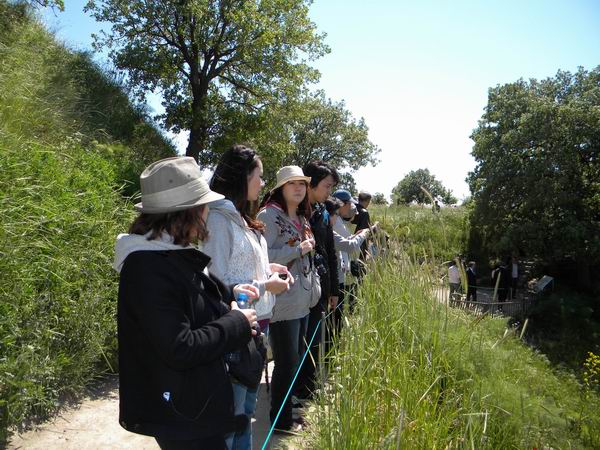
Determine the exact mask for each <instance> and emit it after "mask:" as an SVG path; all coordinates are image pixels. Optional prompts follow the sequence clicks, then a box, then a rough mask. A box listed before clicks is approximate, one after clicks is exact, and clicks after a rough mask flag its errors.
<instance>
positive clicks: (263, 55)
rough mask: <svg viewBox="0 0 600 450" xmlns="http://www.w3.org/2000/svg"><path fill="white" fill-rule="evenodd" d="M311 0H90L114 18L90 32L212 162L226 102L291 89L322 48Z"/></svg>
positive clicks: (257, 105)
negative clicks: (102, 29) (158, 97)
mask: <svg viewBox="0 0 600 450" xmlns="http://www.w3.org/2000/svg"><path fill="white" fill-rule="evenodd" d="M310 3H311V2H310V1H309V0H250V1H245V0H192V1H185V2H180V1H140V0H135V1H128V2H123V1H120V0H100V1H95V0H90V1H89V2H88V4H87V7H86V10H87V11H89V12H91V13H92V15H93V16H94V17H95V18H96V19H97V20H99V21H105V22H110V23H111V24H112V28H111V31H110V32H109V33H103V34H102V36H95V45H96V48H102V47H106V48H109V49H110V50H111V52H110V56H111V58H112V60H113V61H114V63H115V65H116V67H117V68H119V69H123V70H126V71H127V73H128V82H129V84H130V86H131V87H132V88H133V90H134V91H135V92H136V93H137V94H138V95H140V96H141V97H143V96H144V95H145V94H146V93H148V92H153V91H156V90H158V91H160V92H161V93H162V94H163V98H164V101H163V105H164V107H165V111H166V112H165V114H164V116H163V117H162V119H163V121H164V125H165V126H166V127H167V128H169V129H171V130H173V131H174V132H178V131H180V130H183V129H186V130H189V131H190V140H189V144H188V148H187V154H188V155H189V156H193V157H195V158H197V159H198V160H199V162H201V163H206V162H210V161H209V160H210V156H211V150H212V148H211V144H212V140H213V138H214V137H215V134H216V133H218V124H219V122H220V121H221V118H222V116H223V115H227V114H231V109H233V110H236V109H239V110H241V111H244V112H248V111H257V110H260V109H261V108H263V107H264V106H265V105H268V104H270V103H274V102H279V101H281V100H282V99H285V98H287V97H290V96H291V97H293V96H295V95H297V93H298V91H299V89H300V88H301V87H302V86H303V85H304V84H305V83H306V82H314V81H316V80H317V78H318V75H319V74H318V72H317V71H316V70H315V69H312V68H311V67H310V66H309V65H308V64H307V62H308V61H310V60H313V59H316V58H318V57H320V56H322V55H323V54H325V53H326V52H328V51H329V49H328V48H327V47H326V46H325V45H324V44H323V35H321V34H318V33H317V31H316V27H315V25H314V23H312V22H311V21H310V19H309V17H308V10H309V5H310Z"/></svg>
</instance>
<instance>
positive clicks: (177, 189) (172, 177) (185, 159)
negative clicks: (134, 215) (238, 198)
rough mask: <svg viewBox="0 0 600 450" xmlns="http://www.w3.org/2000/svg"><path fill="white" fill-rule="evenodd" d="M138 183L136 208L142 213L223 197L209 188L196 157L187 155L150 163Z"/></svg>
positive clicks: (202, 202) (170, 209)
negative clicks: (139, 195) (139, 200)
mask: <svg viewBox="0 0 600 450" xmlns="http://www.w3.org/2000/svg"><path fill="white" fill-rule="evenodd" d="M140 186H141V189H142V201H141V202H140V203H137V204H136V205H135V209H137V210H138V211H140V212H142V213H144V214H162V213H168V212H174V211H183V210H184V209H189V208H193V207H194V206H199V205H204V204H206V203H210V202H214V201H216V200H221V199H223V198H225V197H224V196H222V195H221V194H217V193H216V192H213V191H211V190H210V188H209V187H208V183H206V181H204V179H203V178H202V173H201V171H200V167H198V164H196V160H195V159H194V158H191V157H189V156H176V157H174V158H166V159H161V160H160V161H156V162H154V163H152V164H150V165H149V166H148V167H146V169H144V171H143V172H142V174H141V175H140Z"/></svg>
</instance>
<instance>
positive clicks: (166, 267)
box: [118, 249, 251, 440]
mask: <svg viewBox="0 0 600 450" xmlns="http://www.w3.org/2000/svg"><path fill="white" fill-rule="evenodd" d="M177 260H178V261H179V263H177ZM209 261H210V258H209V257H208V256H206V255H204V254H203V253H201V252H199V251H197V250H194V249H190V250H187V249H186V250H172V251H137V252H134V253H131V254H130V255H129V256H127V258H126V259H125V262H124V264H123V268H122V270H121V279H120V284H119V305H118V335H119V365H120V375H119V378H120V385H119V391H120V414H119V421H120V424H121V426H122V427H123V428H125V429H126V430H129V431H132V432H134V433H139V434H145V435H150V436H157V437H161V438H164V439H182V440H187V439H197V438H202V437H209V436H214V435H220V434H225V433H227V432H230V431H233V430H235V429H241V428H242V427H244V426H245V425H246V423H247V419H246V417H245V416H238V417H234V414H233V394H232V387H231V382H230V379H229V376H228V375H227V370H226V366H225V363H224V361H223V356H224V355H225V354H226V353H229V352H231V351H233V350H236V349H239V348H240V347H243V346H244V345H246V344H247V343H248V341H249V340H250V337H251V329H250V325H249V324H248V321H247V320H246V318H245V317H244V315H243V314H242V313H241V312H239V311H229V308H228V306H227V305H228V304H229V302H230V300H232V299H233V293H232V290H231V287H226V286H225V285H223V283H221V282H220V281H219V280H218V279H216V278H214V277H212V276H207V275H205V274H204V273H203V269H204V268H205V267H206V265H207V264H208V262H209ZM182 263H183V267H184V268H185V267H186V266H187V267H189V268H190V270H189V271H184V270H181V264H182ZM178 265H179V266H178ZM194 286H196V288H195V287H194Z"/></svg>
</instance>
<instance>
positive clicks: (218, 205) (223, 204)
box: [208, 199, 245, 227]
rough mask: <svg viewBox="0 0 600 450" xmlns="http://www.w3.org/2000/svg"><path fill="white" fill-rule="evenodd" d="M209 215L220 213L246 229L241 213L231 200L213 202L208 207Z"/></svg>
mask: <svg viewBox="0 0 600 450" xmlns="http://www.w3.org/2000/svg"><path fill="white" fill-rule="evenodd" d="M208 208H209V213H218V214H222V215H223V216H225V217H227V218H228V219H230V220H232V221H233V222H235V223H237V224H238V225H240V226H242V227H245V224H244V220H243V219H242V216H241V214H240V212H239V211H238V210H237V209H236V207H235V205H234V204H233V202H232V201H231V200H229V199H223V200H217V201H216V202H211V203H209V205H208Z"/></svg>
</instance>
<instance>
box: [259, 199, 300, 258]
mask: <svg viewBox="0 0 600 450" xmlns="http://www.w3.org/2000/svg"><path fill="white" fill-rule="evenodd" d="M276 216H277V212H275V211H273V210H271V209H270V208H266V209H264V210H262V211H261V212H260V213H259V214H258V217H257V218H258V219H259V220H261V221H262V222H264V224H265V233H264V237H265V240H266V241H267V248H268V250H269V261H270V262H274V263H277V264H287V263H289V262H291V261H293V260H295V259H296V258H299V257H300V256H301V254H300V247H299V246H295V247H291V246H290V245H288V244H287V242H285V243H283V242H276V241H277V238H278V236H279V225H277V224H276V223H275V218H276ZM279 245H281V246H279Z"/></svg>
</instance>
